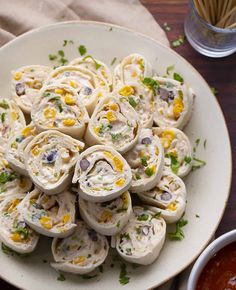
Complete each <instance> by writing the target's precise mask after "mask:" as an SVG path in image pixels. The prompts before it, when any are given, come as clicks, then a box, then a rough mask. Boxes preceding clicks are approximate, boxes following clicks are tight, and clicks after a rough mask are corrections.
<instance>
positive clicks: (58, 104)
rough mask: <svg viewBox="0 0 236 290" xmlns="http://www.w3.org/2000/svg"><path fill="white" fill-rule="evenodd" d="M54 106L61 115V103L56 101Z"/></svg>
mask: <svg viewBox="0 0 236 290" xmlns="http://www.w3.org/2000/svg"><path fill="white" fill-rule="evenodd" d="M56 105H57V107H58V109H59V112H60V113H61V112H62V111H63V108H62V104H61V102H60V101H56Z"/></svg>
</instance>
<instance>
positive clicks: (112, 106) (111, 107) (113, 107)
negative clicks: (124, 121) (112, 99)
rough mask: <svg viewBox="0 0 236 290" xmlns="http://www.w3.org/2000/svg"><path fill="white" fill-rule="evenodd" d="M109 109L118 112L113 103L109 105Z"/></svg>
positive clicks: (116, 106) (117, 107)
mask: <svg viewBox="0 0 236 290" xmlns="http://www.w3.org/2000/svg"><path fill="white" fill-rule="evenodd" d="M110 109H111V110H113V111H118V110H119V106H118V105H117V104H116V103H113V104H111V105H110Z"/></svg>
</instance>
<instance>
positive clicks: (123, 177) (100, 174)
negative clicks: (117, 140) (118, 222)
mask: <svg viewBox="0 0 236 290" xmlns="http://www.w3.org/2000/svg"><path fill="white" fill-rule="evenodd" d="M131 179H132V174H131V169H130V167H129V165H128V164H127V162H126V161H125V159H124V158H123V157H122V156H121V155H120V154H119V153H118V152H116V151H115V150H114V149H112V148H111V147H109V146H102V145H96V146H92V147H90V148H88V149H86V150H85V151H84V152H83V153H81V155H80V156H79V158H78V161H77V163H76V167H75V173H74V177H73V180H72V181H73V183H76V182H77V181H78V182H79V187H78V193H79V195H80V196H81V197H82V198H83V199H86V200H88V201H92V202H104V201H109V200H112V199H115V198H116V197H118V196H120V195H121V194H122V193H123V192H125V191H127V189H128V188H129V187H130V184H131Z"/></svg>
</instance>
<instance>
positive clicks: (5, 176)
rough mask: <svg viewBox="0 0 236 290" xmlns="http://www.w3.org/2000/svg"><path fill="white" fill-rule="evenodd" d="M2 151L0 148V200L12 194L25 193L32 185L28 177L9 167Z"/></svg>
mask: <svg viewBox="0 0 236 290" xmlns="http://www.w3.org/2000/svg"><path fill="white" fill-rule="evenodd" d="M4 151H5V150H4V149H3V148H0V202H1V201H2V200H4V199H5V198H6V197H9V196H11V195H12V194H18V193H25V192H27V191H29V190H30V188H31V186H32V182H31V180H30V179H29V178H27V177H25V176H23V175H21V174H19V173H17V172H15V171H14V170H13V169H11V167H10V166H9V163H8V161H7V160H6V157H5V154H4Z"/></svg>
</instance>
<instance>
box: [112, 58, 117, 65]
mask: <svg viewBox="0 0 236 290" xmlns="http://www.w3.org/2000/svg"><path fill="white" fill-rule="evenodd" d="M116 60H117V58H116V57H114V58H113V60H112V61H111V65H113V64H114V63H115V62H116Z"/></svg>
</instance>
